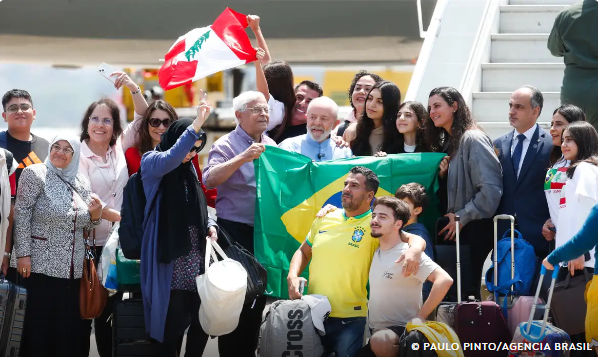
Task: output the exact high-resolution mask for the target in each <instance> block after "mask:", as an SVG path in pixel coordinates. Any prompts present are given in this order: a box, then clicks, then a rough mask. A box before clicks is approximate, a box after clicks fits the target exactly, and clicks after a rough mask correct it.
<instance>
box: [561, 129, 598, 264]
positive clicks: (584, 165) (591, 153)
mask: <svg viewBox="0 0 598 357" xmlns="http://www.w3.org/2000/svg"><path fill="white" fill-rule="evenodd" d="M561 150H562V152H563V156H564V158H565V159H566V160H569V161H571V166H569V168H568V169H567V182H566V183H565V187H564V188H563V189H562V191H561V200H560V209H559V218H558V224H557V227H556V228H557V232H558V235H557V237H556V247H557V248H558V247H560V246H561V245H563V244H565V243H566V242H567V241H569V240H570V239H571V238H572V237H573V236H574V235H575V234H576V233H577V232H578V231H579V230H580V228H581V227H582V225H583V223H584V222H585V220H586V218H587V217H588V215H589V213H590V210H591V209H592V207H594V206H595V205H596V204H598V132H596V129H594V127H593V126H592V125H591V124H589V123H587V122H584V121H579V122H576V123H573V124H570V125H569V127H567V128H566V129H565V130H564V131H563V143H562V144H561ZM584 266H586V267H589V268H593V267H594V251H593V250H592V251H591V252H590V260H589V261H587V262H586V261H585V257H584V256H581V257H579V258H577V259H575V260H572V261H570V262H569V264H568V267H569V271H570V272H571V274H572V275H573V273H574V272H575V270H578V269H583V268H584Z"/></svg>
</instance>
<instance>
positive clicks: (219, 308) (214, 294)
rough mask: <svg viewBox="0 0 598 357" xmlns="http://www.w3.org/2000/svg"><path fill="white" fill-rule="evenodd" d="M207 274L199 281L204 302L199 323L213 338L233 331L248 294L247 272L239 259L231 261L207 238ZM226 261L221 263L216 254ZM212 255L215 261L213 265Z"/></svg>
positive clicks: (199, 278) (200, 296)
mask: <svg viewBox="0 0 598 357" xmlns="http://www.w3.org/2000/svg"><path fill="white" fill-rule="evenodd" d="M206 241H207V242H206V256H205V272H204V274H203V275H200V276H198V277H197V278H196V281H197V292H198V293H199V298H200V299H201V305H200V307H199V322H200V323H201V327H202V328H203V330H204V331H205V333H207V334H208V335H210V336H221V335H226V334H228V333H231V332H233V331H234V330H235V329H236V328H237V326H238V325H239V317H240V316H241V310H242V309H243V303H244V301H245V293H246V291H247V271H246V270H245V268H244V267H243V265H241V263H239V262H237V261H236V260H232V259H229V258H228V257H227V256H226V254H224V251H223V250H222V248H220V246H219V245H218V243H216V242H214V241H212V240H211V239H209V238H208V239H206ZM212 248H213V249H214V250H216V251H217V252H218V254H220V256H222V258H223V260H220V261H218V257H217V256H216V252H214V250H212ZM210 255H211V256H212V258H213V259H214V262H213V263H212V265H210Z"/></svg>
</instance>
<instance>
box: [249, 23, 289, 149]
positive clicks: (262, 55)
mask: <svg viewBox="0 0 598 357" xmlns="http://www.w3.org/2000/svg"><path fill="white" fill-rule="evenodd" d="M247 24H248V25H249V27H251V29H252V30H253V33H254V34H255V37H256V39H257V45H258V47H257V48H256V50H257V58H258V60H257V61H255V62H254V64H255V81H256V86H257V90H258V91H259V92H262V94H264V97H266V100H267V101H268V111H269V112H268V114H269V120H268V127H267V129H266V132H269V131H271V130H273V129H276V132H275V133H274V135H273V139H274V140H276V139H277V138H278V136H280V135H281V134H282V132H283V131H284V128H285V126H286V125H288V124H289V123H288V121H289V120H290V117H291V115H290V112H291V110H292V109H293V106H294V105H295V102H296V98H295V89H294V88H293V84H294V78H293V71H292V70H291V66H289V64H288V63H286V62H283V61H276V62H272V63H270V52H269V51H268V46H267V45H266V40H265V39H264V36H263V34H262V30H261V28H260V18H259V16H255V15H247ZM262 65H263V66H264V67H263V68H262Z"/></svg>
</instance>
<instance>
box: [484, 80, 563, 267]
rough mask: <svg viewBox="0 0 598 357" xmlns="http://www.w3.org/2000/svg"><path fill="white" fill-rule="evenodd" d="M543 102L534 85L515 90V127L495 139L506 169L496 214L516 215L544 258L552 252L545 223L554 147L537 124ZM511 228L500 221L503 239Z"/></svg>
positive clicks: (512, 119)
mask: <svg viewBox="0 0 598 357" xmlns="http://www.w3.org/2000/svg"><path fill="white" fill-rule="evenodd" d="M543 104H544V98H543V96H542V93H541V92H540V91H539V90H538V89H536V88H534V87H532V86H523V87H521V88H519V89H518V90H516V91H515V92H513V94H512V95H511V99H510V101H509V123H510V124H511V126H512V127H513V128H514V130H513V131H511V132H509V133H508V134H506V135H503V136H501V137H499V138H498V139H496V140H495V141H494V146H495V147H496V149H497V150H498V152H499V154H498V156H499V160H500V163H501V165H502V170H503V195H502V198H501V200H500V205H499V207H498V210H497V212H496V214H509V215H512V216H515V222H516V225H517V226H516V228H517V229H518V230H519V231H520V232H521V234H522V235H523V238H524V239H526V240H527V241H528V242H530V244H531V245H532V246H533V247H534V250H535V252H536V255H537V256H538V257H540V258H542V259H543V258H544V257H546V256H547V255H548V242H547V241H546V239H545V238H544V237H543V236H542V225H543V224H544V222H546V220H547V219H548V218H549V217H550V213H549V212H548V204H547V203H546V197H545V196H544V186H543V184H544V179H545V176H546V170H547V169H548V167H549V166H550V151H551V150H552V137H551V136H550V135H549V133H548V132H547V131H546V130H544V129H542V128H540V126H539V125H538V124H537V123H536V121H537V120H538V117H539V116H540V113H541V112H542V105H543ZM509 228H510V224H509V223H508V222H507V221H504V220H503V221H500V222H499V227H498V234H499V238H500V237H502V235H503V234H504V232H505V231H506V230H507V229H509Z"/></svg>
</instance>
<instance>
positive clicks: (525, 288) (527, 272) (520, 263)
mask: <svg viewBox="0 0 598 357" xmlns="http://www.w3.org/2000/svg"><path fill="white" fill-rule="evenodd" d="M510 233H511V230H508V231H506V232H505V234H504V235H503V238H502V239H501V240H500V241H498V243H497V259H496V260H497V262H498V282H496V281H494V269H495V268H496V267H495V266H494V262H492V266H491V267H490V269H488V271H487V272H486V288H487V289H488V291H489V292H491V293H494V294H495V295H502V296H507V295H511V294H512V295H516V296H529V295H531V289H532V284H533V282H534V277H535V273H536V266H537V264H538V263H537V260H538V258H537V257H536V253H535V252H534V247H533V246H532V245H531V244H529V242H528V241H526V240H525V239H523V237H522V235H521V233H520V232H519V231H518V230H515V233H517V236H518V238H515V278H513V279H511V237H510ZM507 236H509V237H507ZM493 256H494V255H493ZM511 286H512V287H513V291H512V292H511ZM496 297H497V298H498V296H496ZM497 301H498V300H497ZM505 301H506V298H505Z"/></svg>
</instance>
